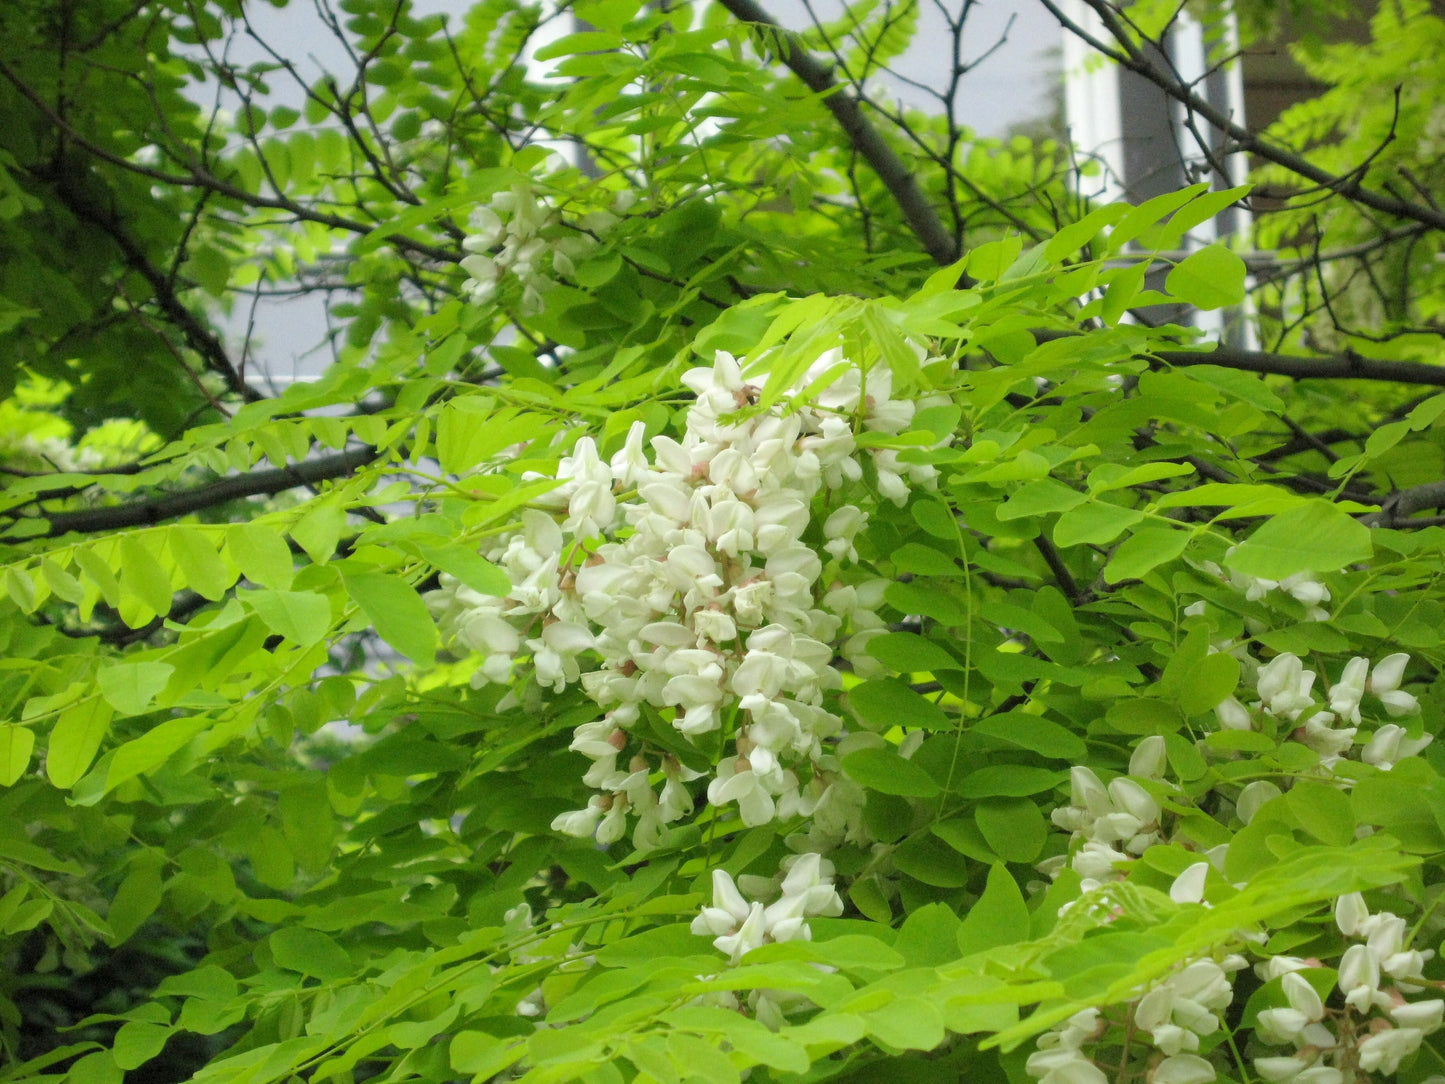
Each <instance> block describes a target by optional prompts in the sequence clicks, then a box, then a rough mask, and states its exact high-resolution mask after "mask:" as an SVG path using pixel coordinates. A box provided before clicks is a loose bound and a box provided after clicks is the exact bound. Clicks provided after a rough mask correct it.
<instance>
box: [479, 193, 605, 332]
mask: <svg viewBox="0 0 1445 1084" xmlns="http://www.w3.org/2000/svg"><path fill="white" fill-rule="evenodd" d="M467 225H468V227H469V230H470V232H469V233H468V235H467V236H466V238H465V239H464V240H463V241H462V249H463V250H464V251H465V252H466V253H467V254H468V255H466V256H464V257H463V258H462V261H461V266H462V270H464V271H465V272H466V273H467V274H468V275H469V276H471V277H470V278H468V279H467V281H466V282H464V283H463V284H462V289H463V291H465V293H466V295H467V296H468V297H469V298H470V299H471V300H472V301H473V302H474V303H476V304H479V305H485V304H488V303H490V302H491V300H492V299H493V298H494V297H496V295H497V288H498V286H499V285H500V284H501V281H502V279H503V278H504V277H505V276H506V275H508V274H511V275H515V276H516V278H517V281H518V282H519V283H520V284H521V286H522V311H523V312H528V313H537V312H541V311H542V293H541V292H542V290H543V289H544V288H545V287H546V286H547V285H548V283H549V281H550V280H549V279H548V277H547V274H546V270H545V263H546V261H547V259H548V258H549V257H550V259H551V265H552V270H553V271H554V272H556V273H557V274H559V275H568V276H570V275H571V274H573V272H574V271H575V270H576V267H575V265H574V263H573V261H574V260H577V259H580V258H581V257H582V256H584V255H586V254H587V252H588V251H589V250H590V249H591V247H592V241H591V238H590V237H588V236H587V235H586V234H585V233H581V232H577V231H567V234H566V235H565V236H560V237H559V236H554V235H556V234H557V232H558V231H557V229H555V228H552V229H549V227H556V226H557V225H558V223H557V219H556V216H555V215H554V214H553V212H552V210H551V209H550V208H549V207H547V205H546V204H545V203H543V202H542V200H541V199H540V198H538V196H537V193H536V192H535V191H534V190H533V189H532V187H531V186H530V185H528V184H526V183H525V182H522V181H518V182H517V183H515V184H513V185H512V187H511V188H508V189H504V190H503V191H501V192H497V193H496V194H494V195H493V196H492V198H491V200H489V201H488V202H487V203H485V204H483V205H481V206H479V207H477V208H475V209H474V210H473V211H472V214H471V218H470V220H469V221H468V223H467Z"/></svg>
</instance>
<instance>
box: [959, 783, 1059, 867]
mask: <svg viewBox="0 0 1445 1084" xmlns="http://www.w3.org/2000/svg"><path fill="white" fill-rule="evenodd" d="M974 815H975V816H976V818H977V819H978V830H979V831H980V832H982V833H983V838H984V839H985V840H986V841H987V842H988V845H989V846H990V847H992V848H993V850H994V851H995V853H997V854H998V856H999V857H1000V858H1003V859H1005V860H1007V861H1009V862H1034V861H1036V860H1037V859H1038V857H1039V855H1040V854H1042V853H1043V849H1044V842H1045V841H1046V840H1047V839H1048V834H1049V828H1048V824H1047V823H1046V822H1045V821H1044V815H1043V814H1042V813H1040V812H1039V807H1038V806H1036V805H1035V804H1034V803H1033V802H1031V801H1030V800H1029V799H1027V798H990V799H988V800H987V801H983V802H980V803H979V805H978V809H977V810H976V811H975V814H974Z"/></svg>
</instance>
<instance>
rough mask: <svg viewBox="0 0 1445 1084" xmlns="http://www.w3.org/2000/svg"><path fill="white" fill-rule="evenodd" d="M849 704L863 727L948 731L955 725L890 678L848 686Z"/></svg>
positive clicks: (884, 729) (931, 704)
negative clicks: (917, 728)
mask: <svg viewBox="0 0 1445 1084" xmlns="http://www.w3.org/2000/svg"><path fill="white" fill-rule="evenodd" d="M848 706H849V707H850V708H851V709H852V710H853V714H854V715H856V716H858V719H859V720H860V721H861V722H862V723H863V724H864V725H865V726H867V727H869V728H871V729H873V730H876V731H880V732H882V731H886V730H888V729H890V728H892V727H895V726H901V727H919V728H921V729H923V730H949V729H951V728H952V727H953V725H954V723H953V720H952V719H950V718H949V717H948V715H947V714H946V713H945V712H944V710H943V709H942V708H940V707H939V706H938V705H937V704H935V703H933V702H932V701H931V700H925V699H924V698H923V697H921V696H919V695H918V694H917V693H916V692H914V691H913V690H912V689H910V688H909V687H908V686H907V685H905V684H903V683H902V682H901V681H895V680H894V679H892V678H879V679H876V680H873V681H865V682H863V684H861V685H856V686H854V687H853V688H852V689H849V690H848Z"/></svg>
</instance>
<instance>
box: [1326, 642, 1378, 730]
mask: <svg viewBox="0 0 1445 1084" xmlns="http://www.w3.org/2000/svg"><path fill="white" fill-rule="evenodd" d="M1369 669H1370V660H1369V659H1366V658H1362V657H1360V656H1358V655H1357V656H1355V657H1354V658H1353V659H1351V660H1350V661H1349V662H1347V663H1346V664H1345V669H1344V673H1342V674H1341V675H1340V680H1339V681H1337V682H1335V684H1334V687H1333V688H1331V689H1330V710H1331V711H1332V712H1334V713H1335V714H1336V715H1338V716H1340V717H1341V718H1343V719H1347V720H1349V721H1350V722H1351V723H1354V724H1355V725H1356V726H1358V725H1359V722H1360V700H1361V698H1362V697H1363V696H1364V695H1365V677H1366V673H1367V672H1368V670H1369Z"/></svg>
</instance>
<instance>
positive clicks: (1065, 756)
mask: <svg viewBox="0 0 1445 1084" xmlns="http://www.w3.org/2000/svg"><path fill="white" fill-rule="evenodd" d="M968 729H969V733H971V734H982V735H985V736H987V737H990V738H997V739H999V740H1000V741H1006V742H1008V743H1009V744H1011V745H1017V746H1018V747H1019V748H1021V749H1029V750H1031V751H1033V752H1035V753H1038V754H1039V755H1040V756H1044V757H1050V758H1053V759H1056V760H1068V761H1073V762H1077V763H1082V762H1083V759H1084V754H1085V746H1084V741H1083V739H1082V738H1080V737H1079V736H1078V735H1077V734H1075V733H1074V732H1073V731H1071V730H1069V729H1068V728H1067V727H1064V726H1060V725H1059V724H1058V723H1056V722H1054V721H1053V720H1051V719H1044V718H1041V717H1040V716H1038V715H1032V714H1030V713H1029V712H1024V711H1008V712H1004V713H1003V714H1002V715H990V716H989V717H988V718H986V719H979V720H978V721H977V722H975V723H972V724H971V725H970V726H969V728H968Z"/></svg>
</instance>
